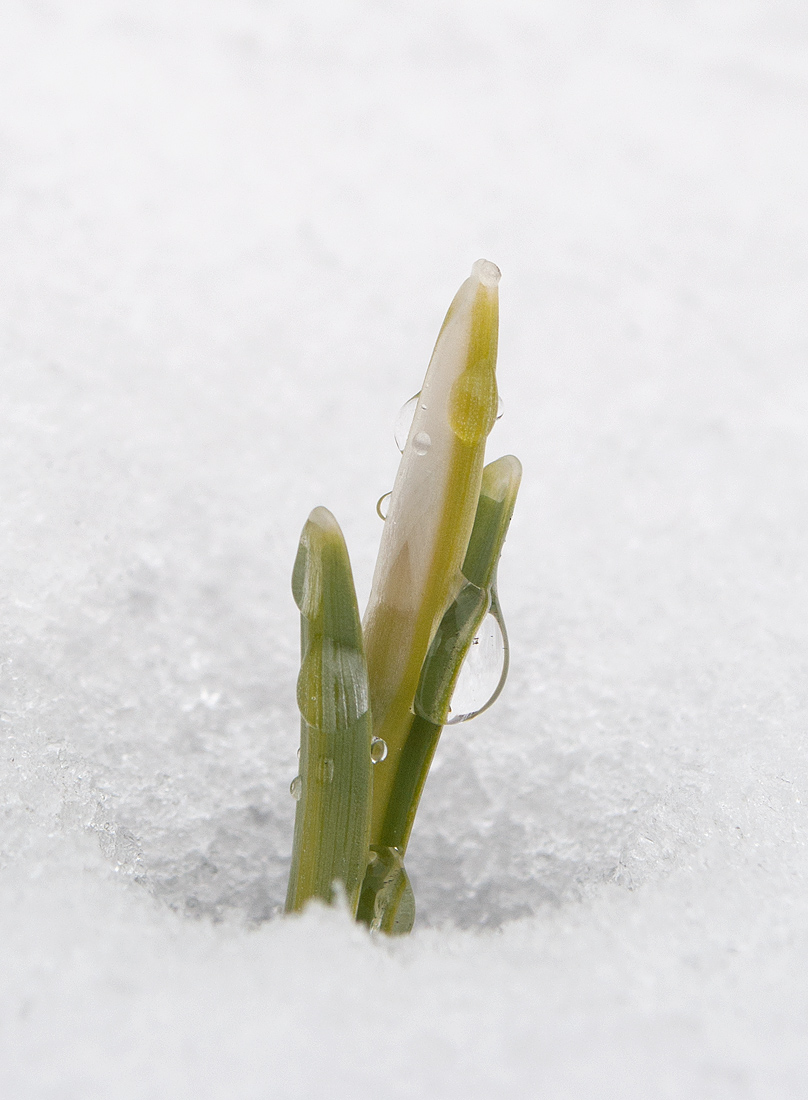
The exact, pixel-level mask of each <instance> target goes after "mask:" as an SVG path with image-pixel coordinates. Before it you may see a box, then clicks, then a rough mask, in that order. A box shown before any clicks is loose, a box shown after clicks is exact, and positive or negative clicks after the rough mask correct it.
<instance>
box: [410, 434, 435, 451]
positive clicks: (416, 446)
mask: <svg viewBox="0 0 808 1100" xmlns="http://www.w3.org/2000/svg"><path fill="white" fill-rule="evenodd" d="M431 446H432V440H431V439H430V438H429V435H428V434H427V433H426V432H419V433H418V435H417V436H416V437H415V439H413V441H412V449H413V450H414V451H415V453H416V454H417V455H425V454H426V452H427V451H428V450H429V448H430V447H431Z"/></svg>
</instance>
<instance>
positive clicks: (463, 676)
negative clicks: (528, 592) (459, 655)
mask: <svg viewBox="0 0 808 1100" xmlns="http://www.w3.org/2000/svg"><path fill="white" fill-rule="evenodd" d="M507 675H508V636H507V634H506V632H505V629H504V623H503V621H502V614H501V612H500V610H499V605H498V604H497V603H496V601H494V602H492V604H491V610H490V611H489V612H488V614H487V615H486V616H485V618H484V619H483V621H482V623H481V624H480V629H479V630H478V631H477V633H476V634H475V636H474V640H473V642H472V643H471V646H470V647H469V651H468V653H467V654H466V657H465V659H464V661H463V664H462V665H461V666H460V674H459V676H458V677H457V683H456V684H455V689H454V693H453V695H452V702H451V705H450V707H449V717H448V718H447V720H446V724H447V725H449V726H453V725H456V724H457V723H458V722H466V721H468V719H469V718H475V717H476V716H477V715H478V714H480V713H481V712H482V711H484V710H486V709H487V708H488V707H490V706H491V704H492V703H493V702H494V700H495V699H496V698H497V696H498V695H499V693H500V692H501V691H502V688H503V686H504V684H505V678H506V676H507Z"/></svg>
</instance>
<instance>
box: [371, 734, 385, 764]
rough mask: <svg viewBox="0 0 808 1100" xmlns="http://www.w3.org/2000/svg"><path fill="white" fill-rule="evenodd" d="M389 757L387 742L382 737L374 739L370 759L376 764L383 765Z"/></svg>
mask: <svg viewBox="0 0 808 1100" xmlns="http://www.w3.org/2000/svg"><path fill="white" fill-rule="evenodd" d="M386 757H387V742H386V741H385V740H384V738H382V737H374V738H373V739H372V740H371V742H370V759H371V760H372V761H373V763H374V764H381V762H382V760H384V759H385V758H386Z"/></svg>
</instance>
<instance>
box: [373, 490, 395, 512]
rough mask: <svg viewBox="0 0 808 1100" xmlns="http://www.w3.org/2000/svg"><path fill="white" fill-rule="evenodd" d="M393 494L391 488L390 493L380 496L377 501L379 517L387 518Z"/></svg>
mask: <svg viewBox="0 0 808 1100" xmlns="http://www.w3.org/2000/svg"><path fill="white" fill-rule="evenodd" d="M392 495H393V490H392V489H391V490H390V492H389V493H385V494H384V496H382V497H379V499H378V500H377V501H376V515H377V516H378V517H379V519H387V509H388V508H389V506H390V497H391V496H392Z"/></svg>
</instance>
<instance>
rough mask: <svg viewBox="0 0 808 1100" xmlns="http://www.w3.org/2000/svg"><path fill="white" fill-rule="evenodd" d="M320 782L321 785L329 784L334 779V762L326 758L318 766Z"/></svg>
mask: <svg viewBox="0 0 808 1100" xmlns="http://www.w3.org/2000/svg"><path fill="white" fill-rule="evenodd" d="M319 772H320V780H321V782H323V783H330V782H331V780H332V779H333V778H334V761H333V760H330V759H329V758H328V757H327V756H326V757H324V758H323V759H322V760H321V761H320V764H319Z"/></svg>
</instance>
